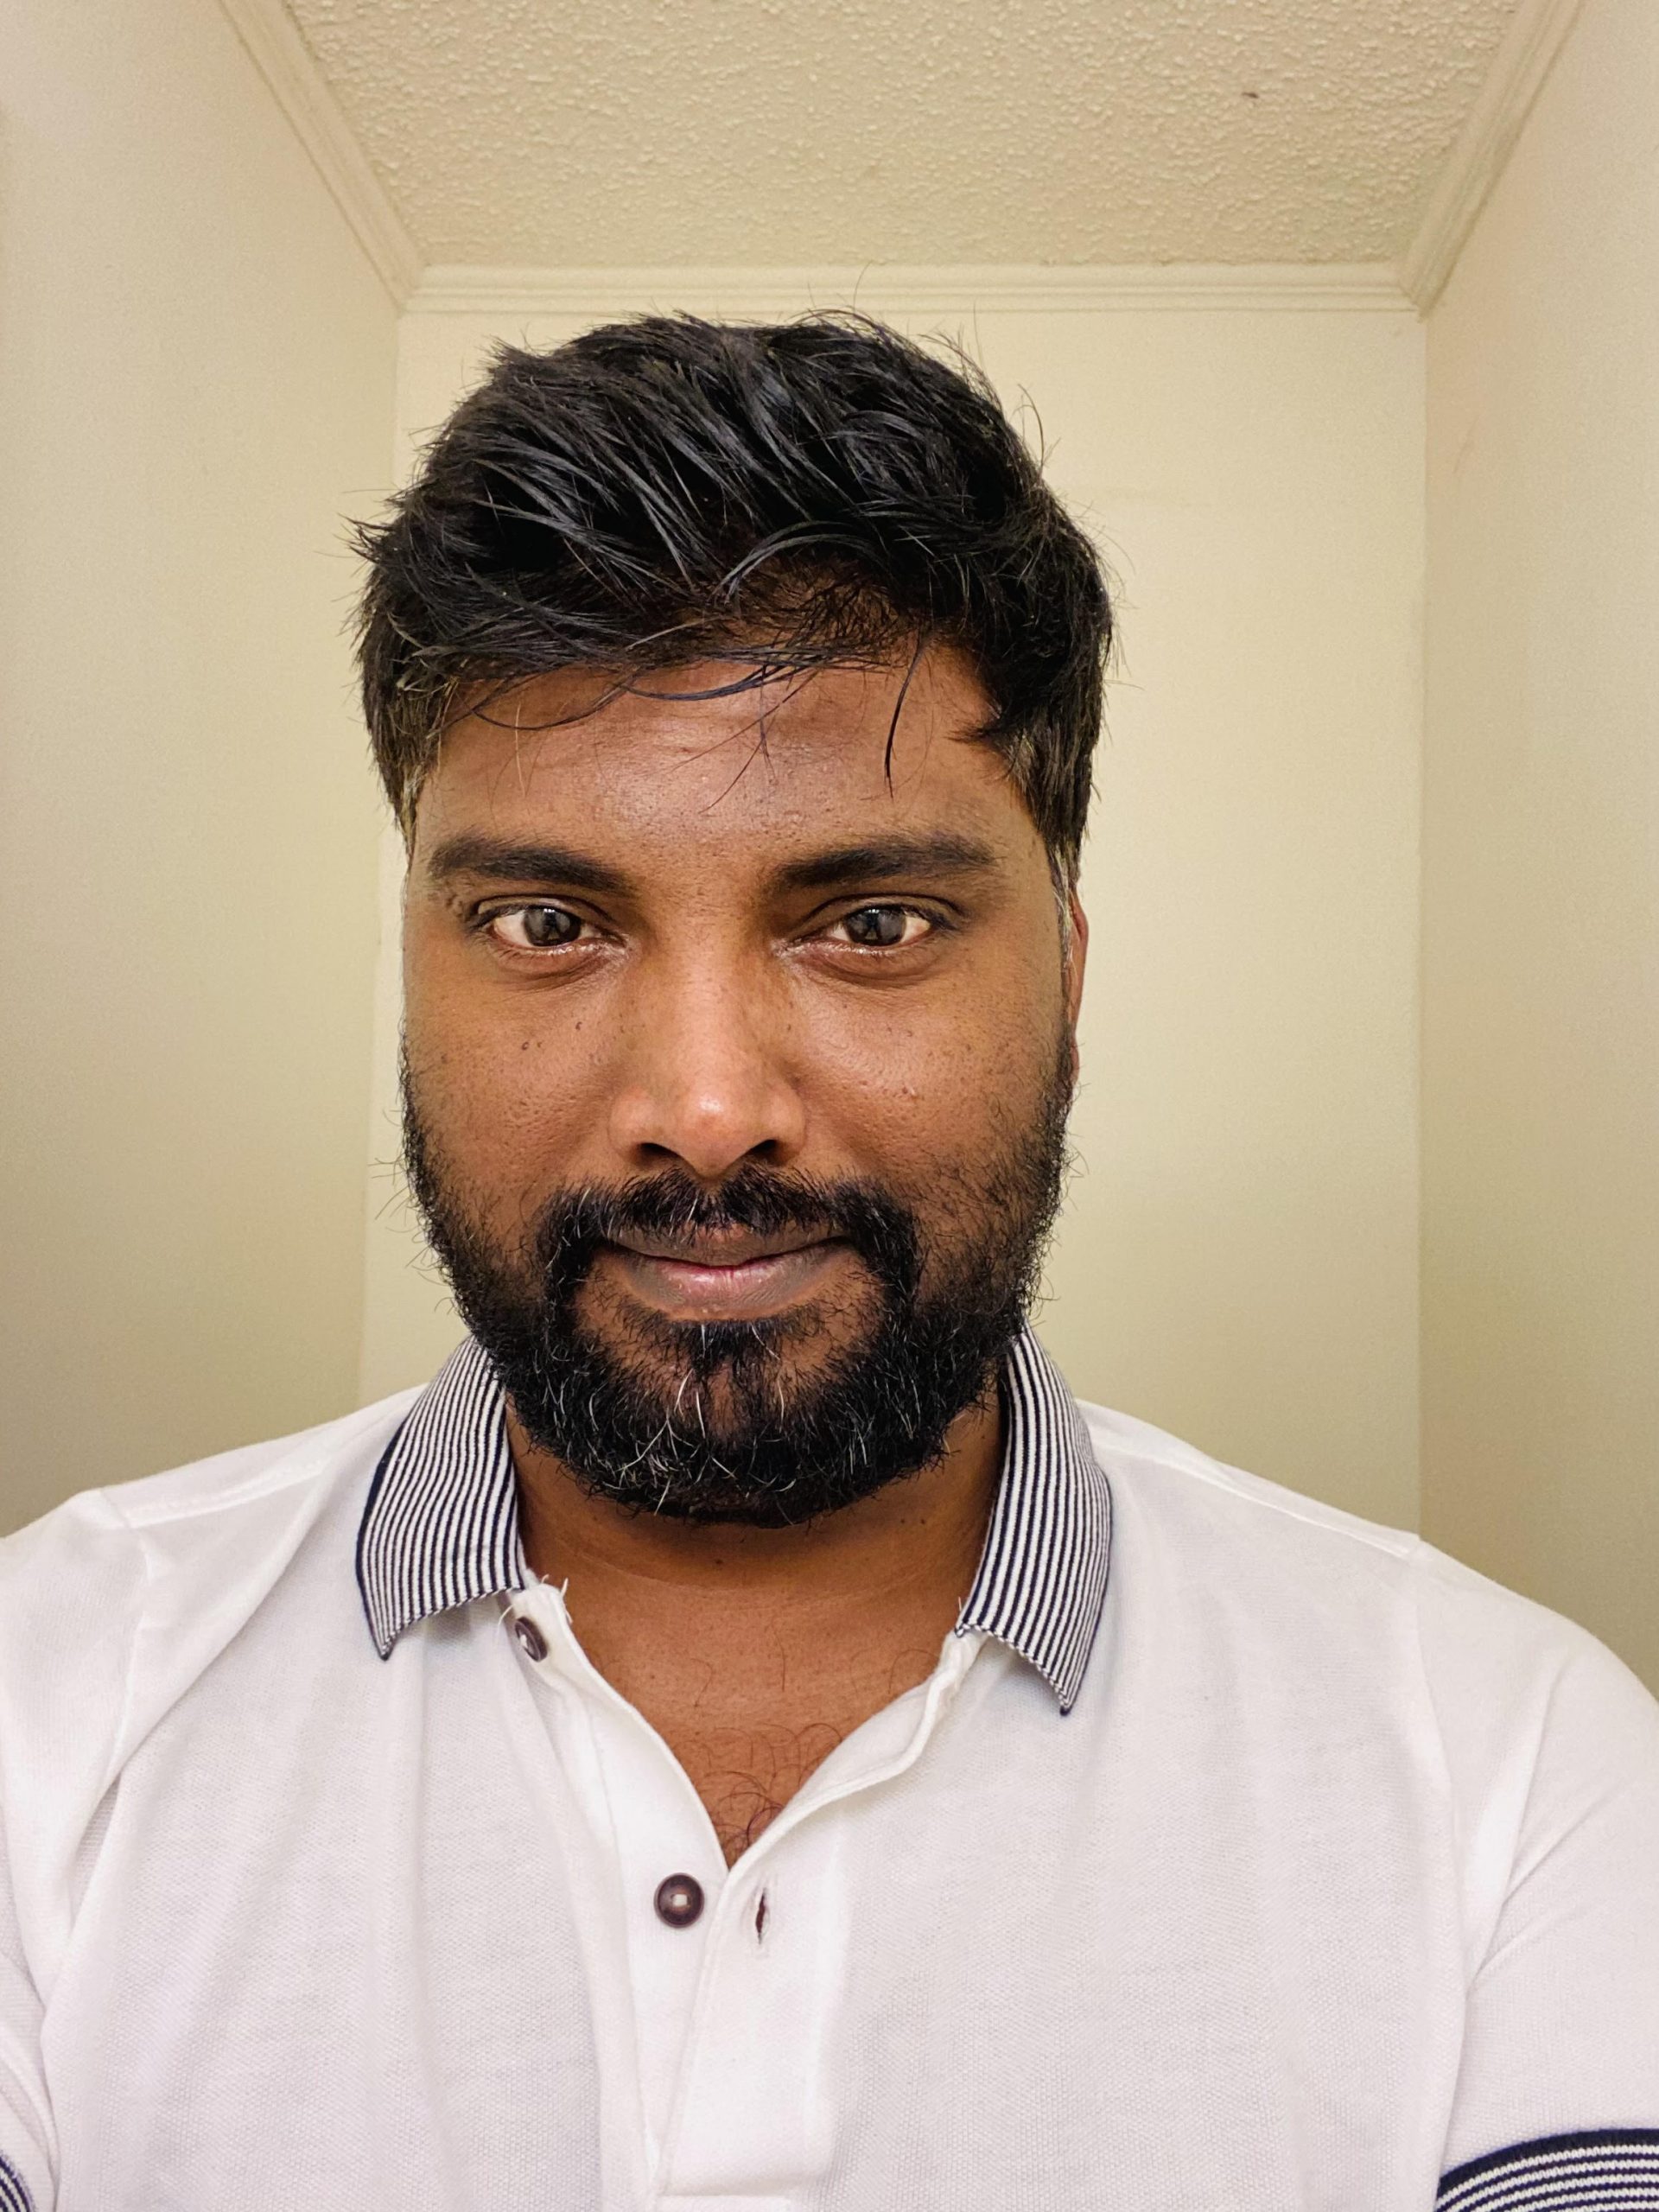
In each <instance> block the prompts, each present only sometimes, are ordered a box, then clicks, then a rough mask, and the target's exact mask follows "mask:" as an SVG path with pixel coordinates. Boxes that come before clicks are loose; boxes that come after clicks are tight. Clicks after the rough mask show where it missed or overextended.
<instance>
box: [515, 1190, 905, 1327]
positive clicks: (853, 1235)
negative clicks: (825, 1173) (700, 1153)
mask: <svg viewBox="0 0 1659 2212" xmlns="http://www.w3.org/2000/svg"><path fill="white" fill-rule="evenodd" d="M730 1230H747V1232H748V1233H749V1234H751V1235H753V1236H777V1235H778V1234H779V1232H780V1231H783V1230H799V1231H800V1232H802V1233H803V1234H804V1235H806V1236H813V1237H836V1238H839V1239H841V1240H842V1241H843V1242H844V1243H847V1244H849V1245H850V1246H851V1248H852V1249H853V1250H854V1251H855V1253H856V1254H857V1255H858V1256H859V1257H860V1258H861V1260H863V1261H864V1262H865V1264H866V1265H867V1266H868V1268H870V1269H871V1271H872V1273H873V1274H875V1275H876V1276H877V1277H878V1278H879V1279H880V1281H882V1282H883V1283H885V1284H887V1286H889V1287H891V1288H893V1289H896V1290H899V1291H906V1292H907V1291H909V1290H912V1289H913V1287H914V1286H915V1284H916V1282H917V1281H918V1279H919V1277H920V1274H921V1239H920V1236H919V1234H918V1230H917V1227H916V1222H915V1217H914V1216H913V1215H912V1212H911V1211H910V1209H909V1208H908V1207H907V1206H906V1205H902V1204H901V1203H900V1202H899V1200H898V1199H897V1198H894V1197H893V1195H892V1193H891V1192H887V1191H885V1190H883V1189H882V1188H881V1187H880V1185H876V1184H874V1183H871V1182H868V1181H861V1180H857V1179H849V1180H846V1181H841V1182H835V1183H829V1182H823V1181H820V1180H819V1179H817V1178H816V1177H812V1176H806V1175H797V1174H786V1173H782V1172H781V1171H779V1170H778V1169H775V1168H766V1167H760V1166H756V1165H754V1164H753V1162H751V1163H750V1164H749V1165H747V1166H742V1167H739V1168H737V1169H734V1172H733V1173H731V1174H730V1175H728V1177H727V1178H726V1179H725V1180H724V1181H723V1182H722V1183H720V1184H718V1185H715V1186H714V1187H713V1188H710V1187H709V1185H706V1184H703V1183H700V1182H699V1181H698V1180H697V1179H696V1177H694V1176H692V1175H690V1174H689V1173H686V1171H685V1170H683V1169H682V1168H665V1169H664V1170H663V1171H662V1172H661V1173H658V1174H655V1175H649V1176H645V1177H642V1178H640V1179H639V1180H638V1181H636V1182H632V1183H628V1184H624V1185H617V1186H614V1187H611V1188H606V1187H603V1186H601V1185H592V1184H589V1185H583V1186H582V1187H581V1188H579V1189H576V1190H574V1191H568V1192H560V1193H558V1194H556V1196H555V1197H554V1198H551V1199H550V1201H549V1202H548V1203H547V1205H545V1206H543V1209H542V1211H541V1213H540V1215H539V1216H538V1217H537V1223H536V1225H535V1230H534V1234H533V1239H532V1243H533V1249H534V1252H535V1257H536V1261H537V1265H538V1266H539V1267H540V1268H541V1270H542V1272H543V1276H544V1277H545V1279H546V1281H547V1283H548V1286H549V1287H550V1289H551V1290H553V1291H554V1292H555V1293H557V1292H560V1291H563V1293H565V1294H569V1292H571V1291H573V1290H574V1289H575V1287H577V1286H578V1284H579V1283H580V1282H581V1281H582V1277H583V1276H584V1275H585V1274H587V1272H588V1268H589V1267H590V1266H591V1265H592V1263H593V1261H594V1255H596V1253H597V1252H598V1250H599V1249H600V1248H601V1245H605V1244H613V1243H617V1242H619V1240H620V1239H621V1238H622V1237H624V1236H654V1237H665V1238H690V1237H694V1236H712V1235H717V1234H719V1233H721V1231H730Z"/></svg>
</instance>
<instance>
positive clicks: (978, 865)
mask: <svg viewBox="0 0 1659 2212" xmlns="http://www.w3.org/2000/svg"><path fill="white" fill-rule="evenodd" d="M996 864H997V862H996V855H995V852H994V851H993V850H992V849H991V847H990V846H989V845H986V844H982V843H981V842H980V841H979V839H978V838H976V837H964V836H962V835H961V834H960V833H959V832H957V831H956V830H953V829H941V830H938V831H935V832H933V833H932V834H931V835H930V834H928V833H925V832H923V833H918V834H916V835H913V836H912V835H904V834H901V835H899V836H892V837H876V838H872V839H871V840H869V842H867V843H861V844H856V845H840V846H836V848H834V849H832V850H831V851H829V852H823V853H808V854H806V855H804V856H803V857H802V858H801V859H800V860H798V861H785V863H784V865H783V866H782V867H781V868H777V869H775V870H774V871H773V874H772V887H773V889H774V890H778V891H833V890H835V889H836V888H837V887H838V886H840V885H842V884H845V883H855V882H868V880H870V879H871V878H872V877H876V876H880V877H886V876H894V875H912V876H916V875H919V876H940V875H954V876H962V875H988V874H990V873H991V871H992V870H993V869H994V868H995V867H996Z"/></svg>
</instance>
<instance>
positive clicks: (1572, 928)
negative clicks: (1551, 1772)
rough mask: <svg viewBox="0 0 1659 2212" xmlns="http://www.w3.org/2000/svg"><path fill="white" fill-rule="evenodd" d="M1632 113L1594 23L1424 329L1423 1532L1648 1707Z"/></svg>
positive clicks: (1646, 397)
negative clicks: (1554, 1627) (1563, 1629)
mask: <svg viewBox="0 0 1659 2212" xmlns="http://www.w3.org/2000/svg"><path fill="white" fill-rule="evenodd" d="M1656 116H1659V10H1656V9H1655V8H1654V7H1653V6H1652V5H1651V4H1650V0H1589V4H1588V5H1587V6H1586V10H1585V11H1584V14H1583V16H1581V18H1580V22H1579V23H1578V26H1577V28H1576V29H1575V30H1574V32H1573V35H1572V37H1571V39H1570V40H1569V41H1568V43H1567V47H1566V48H1565V49H1564V51H1563V53H1562V54H1561V57H1560V60H1558V62H1557V64H1556V66H1555V69H1554V74H1553V75H1552V77H1551V78H1550V79H1549V81H1548V84H1547V86H1545V89H1544V92H1543V94H1542V97H1541V100H1540V102H1539V105H1537V107H1536V108H1535V110H1534V111H1533V114H1532V116H1531V118H1530V120H1529V123H1528V124H1527V126H1526V129H1525V130H1524V132H1523V134H1522V137H1521V139H1520V142H1519V143H1518V145H1517V147H1516V150H1515V152H1514V154H1513V156H1511V158H1510V163H1509V166H1508V168H1507V169H1506V171H1505V173H1504V175H1503V179H1502V181H1501V182H1500V183H1499V185H1498V187H1497V191H1496V193H1495V194H1493V197H1492V199H1491V201H1490V202H1489V204H1488V206H1487V207H1486V209H1485V211H1484V214H1483V216H1482V218H1481V220H1480V222H1479V225H1478V227H1477V229H1476V231H1475V232H1474V235H1473V237H1472V238H1471V240H1470V243H1469V245H1467V247H1466V248H1465V251H1464V254H1463V257H1462V259H1461V261H1460V263H1459V266H1458V269H1457V270H1456V272H1455V274H1454V275H1453V277H1452V283H1451V285H1450V287H1449V289H1447V291H1446V295H1445V296H1444V298H1443V299H1442V301H1441V302H1440V305H1439V307H1438V308H1436V309H1435V311H1434V314H1433V317H1432V320H1431V322H1430V326H1429V341H1428V342H1429V377H1428V391H1429V403H1428V529H1429V589H1428V606H1429V625H1428V651H1427V760H1426V815H1425V880H1424V909H1423V911H1424V969H1423V977H1424V988H1423V1073H1424V1084H1423V1143H1424V1247H1423V1293H1424V1312H1423V1321H1424V1337H1423V1344H1424V1370H1423V1374H1424V1428H1423V1439H1424V1484H1423V1492H1424V1495H1423V1521H1424V1528H1425V1530H1426V1532H1427V1534H1429V1535H1431V1536H1433V1538H1434V1540H1435V1541H1438V1542H1440V1543H1441V1544H1444V1545H1445V1546H1446V1548H1448V1549H1450V1550H1452V1551H1454V1552H1458V1553H1459V1554H1462V1555H1463V1556H1464V1557H1465V1558H1467V1559H1469V1560H1471V1561H1473V1562H1474V1563H1475V1564H1476V1565H1477V1566H1479V1567H1484V1569H1485V1570H1486V1571H1487V1572H1489V1573H1491V1574H1494V1575H1496V1576H1497V1577H1498V1578H1499V1579H1500V1580H1503V1581H1505V1582H1509V1583H1511V1584H1513V1585H1515V1586H1516V1587H1518V1588H1521V1589H1523V1590H1526V1591H1528V1592H1531V1593H1532V1594H1533V1595H1535V1596H1536V1597H1538V1598H1541V1599H1543V1600H1544V1601H1545V1602H1546V1603H1547V1604H1548V1605H1554V1606H1555V1607H1557V1608H1558V1609H1560V1611H1564V1612H1567V1613H1569V1614H1572V1615H1573V1616H1574V1617H1576V1618H1579V1619H1580V1620H1582V1621H1584V1622H1585V1623H1586V1624H1588V1625H1589V1626H1590V1627H1591V1628H1592V1629H1594V1630H1597V1631H1598V1633H1599V1634H1600V1635H1601V1636H1603V1637H1605V1638H1606V1639H1607V1641H1608V1642H1610V1643H1611V1644H1612V1645H1613V1647H1614V1648H1615V1649H1617V1650H1618V1651H1619V1652H1620V1653H1621V1654H1622V1655H1623V1656H1624V1657H1625V1658H1626V1659H1628V1660H1629V1661H1630V1662H1632V1663H1633V1664H1634V1665H1635V1666H1637V1668H1638V1669H1642V1670H1643V1671H1644V1672H1645V1674H1646V1675H1647V1678H1648V1679H1649V1681H1651V1682H1653V1683H1654V1685H1655V1686H1656V1688H1659V613H1656V610H1659V162H1656V159H1655V144H1656V141H1655V118H1656Z"/></svg>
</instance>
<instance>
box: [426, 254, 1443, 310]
mask: <svg viewBox="0 0 1659 2212" xmlns="http://www.w3.org/2000/svg"><path fill="white" fill-rule="evenodd" d="M406 304H407V311H408V312H409V313H410V314H411V315H487V316H491V317H499V316H504V315H510V316H514V317H521V316H537V315H550V316H569V317H572V318H575V319H580V320H588V319H591V318H595V317H599V318H603V317H606V316H609V315H636V314H638V313H639V312H640V310H641V309H644V308H664V309H674V308H683V309H690V310H692V311H695V312H699V313H702V314H710V313H719V314H726V315H739V316H768V315H797V314H799V313H800V312H801V311H802V309H804V308H814V307H817V308H868V310H869V311H870V312H871V313H873V314H889V315H890V314H904V315H976V314H979V315H1020V314H1027V315H1029V314H1047V315H1052V314H1055V313H1067V312H1071V313H1075V314H1098V313H1102V312H1109V311H1111V310H1113V309H1135V308H1139V309H1142V310H1146V309H1159V310H1162V311H1165V312H1170V311H1175V312H1189V313H1198V312H1205V311H1207V312H1211V313H1214V312H1217V311H1220V312H1227V311H1229V310H1231V311H1239V310H1248V309H1251V308H1255V309H1261V308H1274V309H1277V310H1279V311H1281V312H1283V311H1284V310H1286V309H1291V310H1307V311H1315V310H1321V309H1323V310H1327V311H1328V310H1332V309H1336V310H1341V311H1343V312H1345V313H1348V314H1353V313H1355V312H1371V313H1380V314H1394V315H1408V314H1410V313H1411V312H1412V303H1411V302H1410V301H1409V300H1408V298H1407V296H1406V295H1405V294H1404V292H1402V290H1401V289H1400V283H1399V279H1398V277H1396V275H1395V270H1394V269H1393V267H1392V266H1391V265H1390V264H1388V263H1385V262H1375V263H1373V262H1352V263H1343V264H1336V263H1317V264H1300V263H1274V264H1261V265H1258V266H1255V267H1237V268H1235V267H1230V266H1228V265H1225V264H1213V265H1208V264H1206V265H1197V266H1190V267H1174V266H1170V267H1164V266H1158V267H1150V266H1148V267H1137V266H1124V267H1114V268H1106V267H1086V268H1085V267H1077V268H1062V267H1053V268H1041V267H1020V266H1016V265H1010V264H986V265H984V266H982V267H962V268H944V267H934V268H925V267H924V268H905V267H899V265H897V264H893V263H888V264H867V265H866V266H864V267H862V268H858V267H853V266H849V267H846V268H803V269H758V268H753V269H751V268H728V269H505V268H503V269H496V268H488V267H482V266H480V267H471V266H467V265H465V264H453V265H450V266H447V267H446V266H442V265H435V266H434V267H432V268H429V269H428V270H426V271H425V272H424V273H423V276H422V277H421V280H420V282H419V283H418V284H417V285H416V288H415V289H414V290H413V292H412V293H411V294H410V296H409V299H408V302H407V303H406Z"/></svg>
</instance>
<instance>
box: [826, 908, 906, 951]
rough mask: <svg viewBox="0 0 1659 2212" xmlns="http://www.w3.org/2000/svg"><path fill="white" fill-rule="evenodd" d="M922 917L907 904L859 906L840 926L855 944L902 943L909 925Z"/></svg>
mask: <svg viewBox="0 0 1659 2212" xmlns="http://www.w3.org/2000/svg"><path fill="white" fill-rule="evenodd" d="M922 918H923V917H922V916H921V915H919V914H918V913H915V912H912V909H911V908H910V907H908V906H861V907H860V908H859V909H858V911H857V912H856V913H853V914H849V915H848V916H847V917H846V918H845V919H844V920H843V921H842V928H843V929H844V930H845V931H846V932H847V934H848V936H849V938H851V939H852V941H853V943H854V944H873V945H891V944H903V943H904V941H905V935H906V931H907V930H908V929H909V927H910V925H911V924H912V922H918V923H919V922H920V921H921V920H922Z"/></svg>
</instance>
